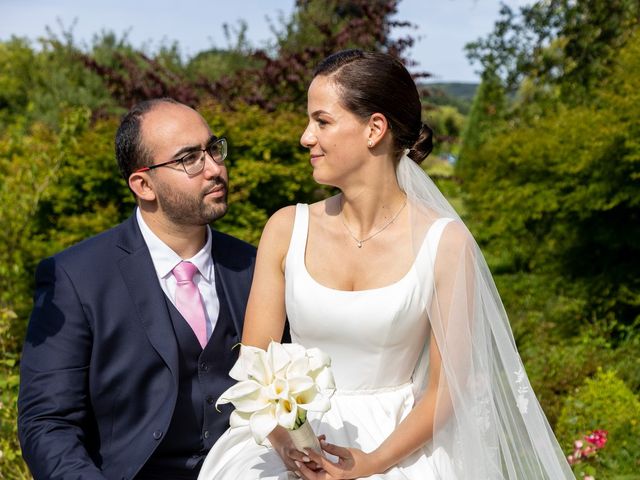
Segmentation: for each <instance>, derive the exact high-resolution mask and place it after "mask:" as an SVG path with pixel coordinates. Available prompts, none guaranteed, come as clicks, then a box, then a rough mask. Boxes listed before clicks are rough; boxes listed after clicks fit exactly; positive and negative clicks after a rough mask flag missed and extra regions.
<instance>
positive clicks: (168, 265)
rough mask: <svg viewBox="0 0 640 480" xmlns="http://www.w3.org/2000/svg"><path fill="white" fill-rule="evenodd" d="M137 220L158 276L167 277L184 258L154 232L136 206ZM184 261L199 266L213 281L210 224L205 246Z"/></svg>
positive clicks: (204, 275)
mask: <svg viewBox="0 0 640 480" xmlns="http://www.w3.org/2000/svg"><path fill="white" fill-rule="evenodd" d="M136 220H137V221H138V225H139V227H140V232H141V233H142V237H143V238H144V241H145V243H146V244H147V247H148V248H149V253H150V254H151V260H153V266H154V267H155V269H156V273H157V274H158V277H160V278H167V277H168V276H169V275H170V274H171V271H172V270H173V269H174V268H175V267H176V265H178V264H179V263H180V262H182V261H183V259H182V258H181V257H180V255H178V254H177V253H176V252H174V251H173V250H172V249H171V247H169V246H168V245H167V244H166V243H164V242H163V241H162V240H160V238H158V236H157V235H156V234H155V233H153V231H152V230H151V229H150V228H149V226H148V225H147V224H146V223H145V221H144V219H143V218H142V214H141V213H140V209H139V208H136ZM184 261H187V262H191V263H193V264H194V265H195V266H196V267H197V268H198V271H199V272H200V275H202V276H203V277H204V279H205V280H206V281H207V282H211V275H212V272H213V259H212V258H211V228H209V226H208V225H207V241H206V242H205V244H204V246H203V247H202V248H201V249H200V250H199V251H198V253H196V254H195V255H194V256H193V257H191V258H185V259H184Z"/></svg>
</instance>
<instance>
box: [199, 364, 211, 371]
mask: <svg viewBox="0 0 640 480" xmlns="http://www.w3.org/2000/svg"><path fill="white" fill-rule="evenodd" d="M200 370H202V371H203V372H206V371H207V370H209V365H207V364H206V362H202V363H201V364H200Z"/></svg>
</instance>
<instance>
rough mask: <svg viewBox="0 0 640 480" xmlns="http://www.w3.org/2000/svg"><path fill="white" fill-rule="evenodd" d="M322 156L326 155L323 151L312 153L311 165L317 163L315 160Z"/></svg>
mask: <svg viewBox="0 0 640 480" xmlns="http://www.w3.org/2000/svg"><path fill="white" fill-rule="evenodd" d="M320 157H324V154H322V153H316V154H311V157H310V159H309V161H310V162H311V165H315V163H316V162H315V160H316V159H318V158H320Z"/></svg>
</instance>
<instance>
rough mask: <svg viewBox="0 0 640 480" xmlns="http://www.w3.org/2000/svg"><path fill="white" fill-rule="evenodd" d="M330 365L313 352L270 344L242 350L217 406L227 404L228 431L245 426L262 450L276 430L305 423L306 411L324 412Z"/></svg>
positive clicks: (330, 391)
mask: <svg viewBox="0 0 640 480" xmlns="http://www.w3.org/2000/svg"><path fill="white" fill-rule="evenodd" d="M330 366H331V359H330V358H329V356H328V355H326V354H325V353H323V352H322V351H320V350H319V349H317V348H312V349H309V350H306V349H305V348H304V347H303V346H302V345H298V344H295V343H288V344H280V343H277V342H271V343H270V344H269V347H268V348H267V350H266V351H265V350H262V349H260V348H256V347H251V346H248V345H242V346H241V348H240V355H239V357H238V360H237V362H236V364H235V365H234V366H233V368H232V369H231V371H230V372H229V375H230V376H231V377H232V378H233V379H234V380H237V381H238V383H236V384H235V385H234V386H232V387H230V388H229V389H227V390H226V391H225V392H224V393H223V394H222V395H220V398H218V401H217V402H216V408H217V406H218V405H223V404H226V403H232V404H233V406H234V407H235V410H234V411H233V412H232V413H231V417H230V419H229V425H230V426H231V428H236V427H241V426H248V427H249V428H250V430H251V433H252V435H253V438H254V439H255V441H256V442H257V443H259V444H262V443H263V442H264V440H265V438H266V437H267V436H268V435H269V434H270V433H271V432H272V431H273V429H274V428H276V426H277V425H280V426H282V427H284V428H286V429H289V430H294V429H296V428H297V427H299V426H300V425H302V424H303V423H304V422H305V421H306V417H307V411H312V412H326V411H327V410H329V408H330V407H331V402H330V397H331V395H333V393H334V391H335V382H334V379H333V374H332V373H331V369H330Z"/></svg>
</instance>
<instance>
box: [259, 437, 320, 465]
mask: <svg viewBox="0 0 640 480" xmlns="http://www.w3.org/2000/svg"><path fill="white" fill-rule="evenodd" d="M269 441H270V442H271V445H272V446H273V449H274V450H275V451H276V452H277V453H278V455H279V456H280V458H281V459H282V461H283V462H284V464H285V466H286V467H287V470H290V471H292V472H300V468H299V467H298V465H302V466H303V467H305V468H306V469H307V470H309V471H314V470H317V469H318V466H317V465H316V463H315V462H313V461H312V460H311V459H310V458H309V456H307V455H306V454H305V453H304V452H301V451H299V450H298V449H297V448H296V447H295V445H294V444H293V442H292V441H291V437H290V436H289V432H287V430H286V429H285V428H282V427H280V426H278V427H276V428H275V430H273V432H271V433H270V434H269Z"/></svg>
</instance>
